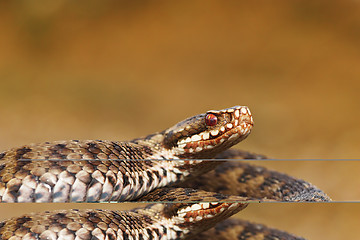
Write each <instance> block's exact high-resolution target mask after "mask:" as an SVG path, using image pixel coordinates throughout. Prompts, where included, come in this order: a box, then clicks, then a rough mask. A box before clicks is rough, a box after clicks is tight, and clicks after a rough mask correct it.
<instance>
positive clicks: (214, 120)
mask: <svg viewBox="0 0 360 240" xmlns="http://www.w3.org/2000/svg"><path fill="white" fill-rule="evenodd" d="M205 123H206V125H208V126H214V125H216V123H217V117H216V116H215V115H214V114H211V113H210V114H208V115H206V117H205Z"/></svg>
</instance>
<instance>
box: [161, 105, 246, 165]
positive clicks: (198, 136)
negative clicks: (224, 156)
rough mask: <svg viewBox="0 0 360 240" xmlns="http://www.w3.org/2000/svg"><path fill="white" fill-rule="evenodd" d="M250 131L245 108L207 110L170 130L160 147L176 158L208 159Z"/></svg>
mask: <svg viewBox="0 0 360 240" xmlns="http://www.w3.org/2000/svg"><path fill="white" fill-rule="evenodd" d="M209 119H210V121H209ZM183 126H185V127H183ZM252 127H253V118H252V115H251V113H250V110H249V108H248V107H245V106H235V107H232V108H227V109H223V110H210V111H208V112H207V113H206V114H200V115H197V116H194V117H192V118H189V119H187V120H185V121H183V122H180V123H178V124H177V125H175V126H174V127H172V128H170V129H169V130H168V131H166V132H165V133H164V135H165V138H164V143H165V146H167V147H168V148H170V149H171V150H172V151H173V152H174V154H175V155H177V156H180V158H205V157H208V158H212V157H214V156H215V155H216V154H217V153H218V152H221V151H224V150H226V149H228V148H230V147H231V146H233V145H235V144H237V143H239V142H240V141H242V140H243V139H245V138H246V137H247V136H248V135H249V133H250V131H251V129H252Z"/></svg>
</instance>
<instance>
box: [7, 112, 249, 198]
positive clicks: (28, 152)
mask: <svg viewBox="0 0 360 240" xmlns="http://www.w3.org/2000/svg"><path fill="white" fill-rule="evenodd" d="M208 116H211V117H212V120H214V118H216V122H215V124H214V122H211V123H210V124H209V122H208V120H206V118H207V117H208ZM252 124H253V122H252V116H251V114H250V111H249V110H248V108H247V107H233V108H228V109H224V110H221V111H208V112H207V113H206V114H200V115H196V116H194V117H191V118H188V119H186V120H184V121H182V122H180V123H178V124H176V125H175V126H173V127H171V128H169V129H167V130H165V131H162V132H160V133H156V134H152V135H149V136H147V137H145V138H139V139H135V140H133V141H130V142H114V141H100V140H97V141H93V140H86V141H78V140H72V141H58V142H45V143H41V144H31V145H26V146H23V147H20V148H15V149H11V150H9V151H5V152H3V153H2V154H0V201H2V202H84V201H85V202H96V201H102V202H104V201H119V202H120V201H128V200H134V199H137V198H139V197H140V196H142V195H144V194H146V193H148V192H150V191H152V190H154V189H156V188H159V187H164V186H169V185H171V184H173V183H176V182H179V181H182V180H184V179H185V178H186V177H188V176H196V175H199V174H202V173H204V172H206V171H209V170H211V169H212V168H214V167H215V166H216V165H218V164H219V163H218V162H213V161H182V160H176V161H136V160H139V159H198V158H214V157H215V156H216V155H217V154H218V153H220V152H223V151H225V150H226V149H228V148H229V147H231V146H233V145H234V144H237V143H238V142H240V141H241V140H243V139H244V138H246V136H247V135H248V134H249V133H250V130H251V128H252Z"/></svg>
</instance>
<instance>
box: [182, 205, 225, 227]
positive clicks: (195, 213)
mask: <svg viewBox="0 0 360 240" xmlns="http://www.w3.org/2000/svg"><path fill="white" fill-rule="evenodd" d="M227 205H228V204H227V203H218V202H205V203H197V204H192V205H191V206H187V207H184V208H182V209H180V210H178V211H177V215H178V216H179V217H181V218H184V219H185V221H186V222H192V221H194V220H195V221H200V220H202V219H210V218H213V217H215V216H216V215H218V214H219V213H222V212H223V211H225V210H226V209H227V207H228V206H227Z"/></svg>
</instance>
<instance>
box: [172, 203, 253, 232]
mask: <svg viewBox="0 0 360 240" xmlns="http://www.w3.org/2000/svg"><path fill="white" fill-rule="evenodd" d="M174 206H176V204H173V205H172V207H174ZM246 206H247V204H246V203H241V202H234V203H223V202H201V203H194V204H181V205H180V207H179V208H178V209H176V210H173V211H172V212H173V215H172V216H170V218H173V219H174V221H175V222H177V225H178V226H179V227H180V228H182V229H183V231H184V232H185V233H189V235H193V234H196V233H198V232H201V231H204V230H206V229H209V228H211V227H213V226H214V225H215V224H216V223H217V222H219V221H221V219H225V218H228V217H229V216H231V215H233V214H235V213H237V212H239V211H240V210H242V209H244V208H245V207H246Z"/></svg>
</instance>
